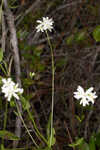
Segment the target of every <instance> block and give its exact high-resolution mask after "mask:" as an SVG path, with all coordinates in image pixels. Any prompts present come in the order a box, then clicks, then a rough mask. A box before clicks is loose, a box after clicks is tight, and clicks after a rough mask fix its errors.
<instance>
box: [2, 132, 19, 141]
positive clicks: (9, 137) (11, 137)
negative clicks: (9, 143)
mask: <svg viewBox="0 0 100 150" xmlns="http://www.w3.org/2000/svg"><path fill="white" fill-rule="evenodd" d="M0 138H3V139H6V140H19V137H17V136H16V135H14V134H13V133H11V132H9V131H6V130H0Z"/></svg>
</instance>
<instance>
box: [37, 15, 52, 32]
mask: <svg viewBox="0 0 100 150" xmlns="http://www.w3.org/2000/svg"><path fill="white" fill-rule="evenodd" d="M42 19H43V20H42V21H41V20H37V23H39V25H37V27H36V30H37V32H40V31H41V32H44V31H46V30H49V31H50V32H51V30H52V29H53V23H54V21H53V20H52V18H51V19H49V18H48V17H43V18H42Z"/></svg>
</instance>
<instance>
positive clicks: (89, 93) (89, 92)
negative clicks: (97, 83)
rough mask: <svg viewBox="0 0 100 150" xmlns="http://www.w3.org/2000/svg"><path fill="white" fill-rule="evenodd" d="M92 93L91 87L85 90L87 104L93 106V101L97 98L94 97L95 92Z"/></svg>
mask: <svg viewBox="0 0 100 150" xmlns="http://www.w3.org/2000/svg"><path fill="white" fill-rule="evenodd" d="M92 91H93V87H91V88H89V89H88V90H86V97H87V99H88V101H89V102H91V103H93V104H94V99H96V98H97V97H98V96H97V95H96V92H92Z"/></svg>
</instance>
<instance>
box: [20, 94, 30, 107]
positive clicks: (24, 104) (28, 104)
mask: <svg viewBox="0 0 100 150" xmlns="http://www.w3.org/2000/svg"><path fill="white" fill-rule="evenodd" d="M20 98H21V102H22V107H23V109H24V110H28V109H29V108H30V103H29V101H28V100H26V99H25V98H24V97H23V96H22V95H21V96H20Z"/></svg>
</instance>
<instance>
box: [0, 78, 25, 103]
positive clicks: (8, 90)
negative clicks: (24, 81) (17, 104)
mask: <svg viewBox="0 0 100 150" xmlns="http://www.w3.org/2000/svg"><path fill="white" fill-rule="evenodd" d="M2 83H3V85H2V87H1V90H2V93H4V95H5V97H6V98H7V100H8V101H10V100H11V98H12V96H14V97H15V98H16V99H17V100H19V96H18V94H22V93H23V89H21V88H18V83H17V84H15V83H14V82H13V81H12V79H11V78H8V79H2Z"/></svg>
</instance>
